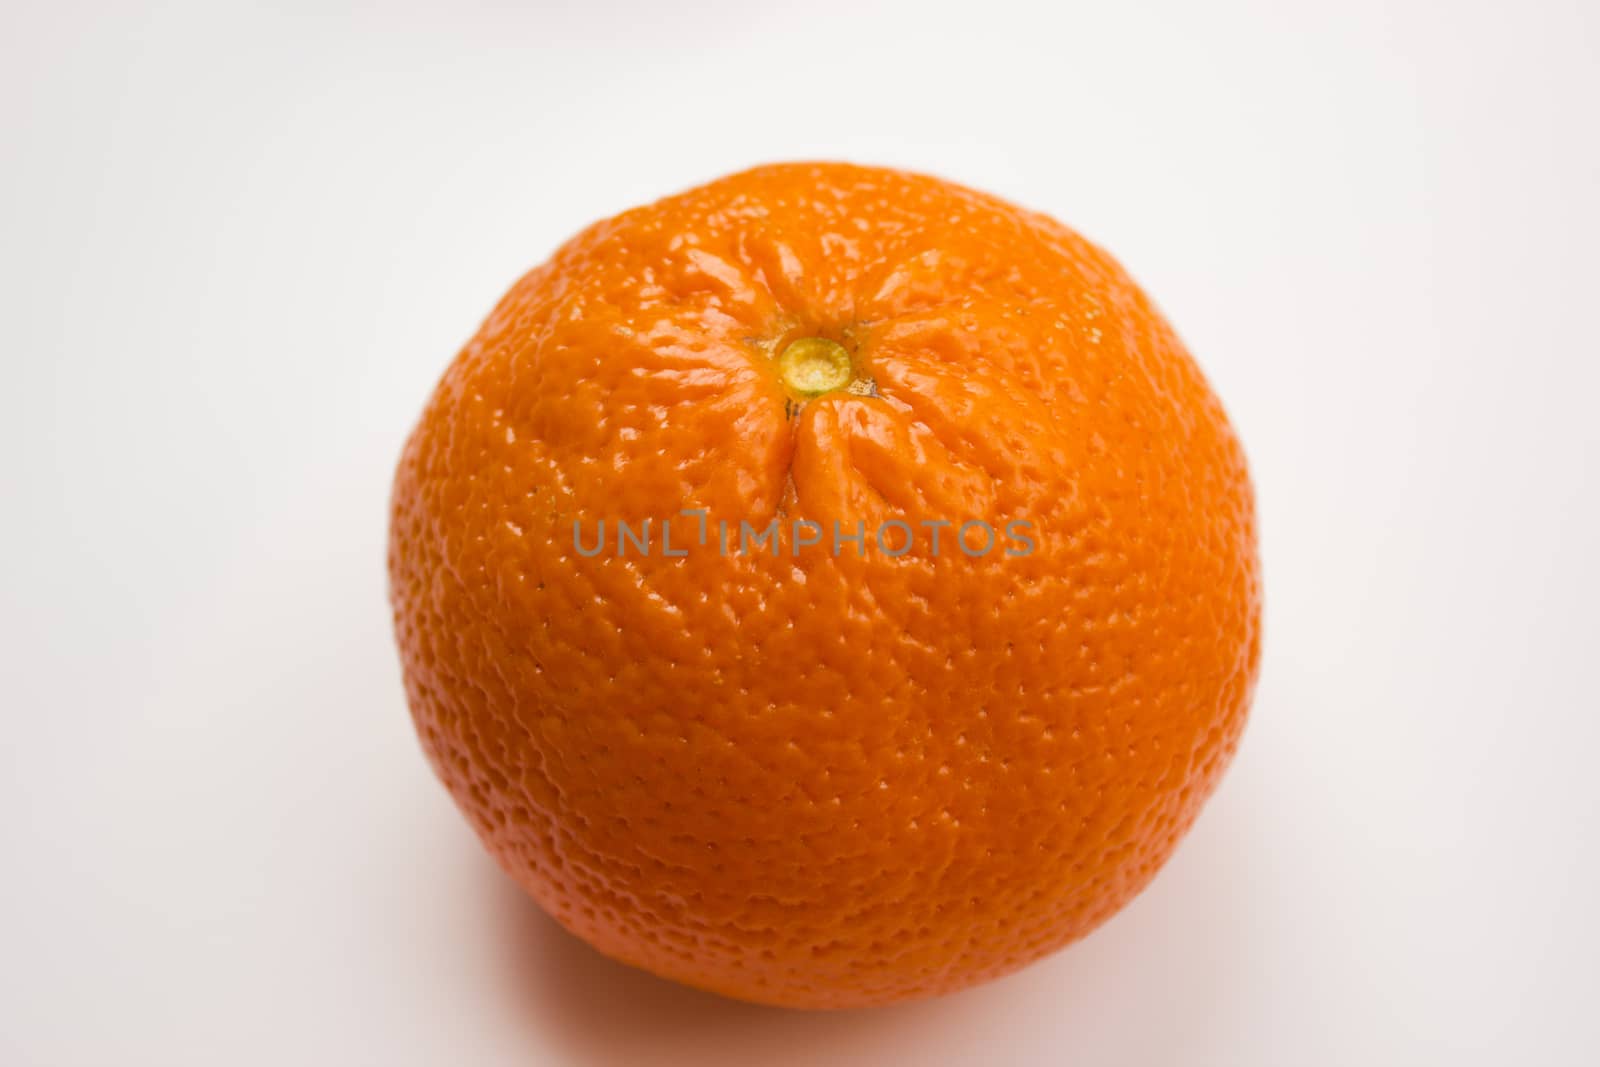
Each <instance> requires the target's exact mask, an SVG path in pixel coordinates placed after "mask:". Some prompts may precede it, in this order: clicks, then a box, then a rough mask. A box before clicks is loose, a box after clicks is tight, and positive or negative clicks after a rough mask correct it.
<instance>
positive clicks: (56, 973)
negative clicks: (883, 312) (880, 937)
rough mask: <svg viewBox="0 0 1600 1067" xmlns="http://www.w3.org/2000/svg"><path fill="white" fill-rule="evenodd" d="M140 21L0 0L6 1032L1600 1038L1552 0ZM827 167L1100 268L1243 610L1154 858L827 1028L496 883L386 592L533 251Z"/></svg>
mask: <svg viewBox="0 0 1600 1067" xmlns="http://www.w3.org/2000/svg"><path fill="white" fill-rule="evenodd" d="M136 6H137V5H123V4H110V3H106V4H104V5H99V6H89V5H84V4H76V3H66V4H44V3H38V4H28V5H22V4H8V5H7V7H6V10H5V13H4V15H3V16H0V18H3V22H0V133H3V138H0V154H3V157H0V158H3V167H0V271H3V276H0V294H3V297H0V309H3V310H0V314H3V320H0V344H3V348H0V352H3V359H4V367H3V374H0V398H3V403H0V412H3V413H0V471H3V475H4V483H3V497H0V500H3V505H0V506H3V508H4V523H3V525H0V577H3V594H0V595H3V605H0V708H3V711H0V715H3V718H0V769H3V779H0V1062H4V1063H6V1064H8V1065H11V1064H16V1065H31V1064H107V1063H117V1064H160V1065H163V1067H169V1065H177V1064H205V1065H214V1064H221V1063H227V1064H272V1065H281V1064H285V1063H318V1064H322V1063H326V1064H341V1065H344V1064H369V1063H370V1064H382V1065H385V1067H390V1065H404V1064H423V1063H432V1064H440V1063H460V1064H474V1065H476V1064H508V1065H518V1067H528V1065H534V1064H542V1063H565V1064H576V1065H580V1067H582V1065H589V1064H643V1063H653V1062H662V1063H682V1064H711V1065H716V1064H759V1065H763V1067H765V1065H783V1064H798V1063H815V1062H830V1063H841V1064H864V1065H865V1064H870V1065H874V1067H878V1065H884V1064H901V1063H904V1064H915V1065H918V1067H925V1065H938V1064H944V1063H977V1062H981V1063H986V1064H1012V1063H1015V1064H1024V1063H1040V1064H1043V1063H1049V1064H1074V1063H1082V1064H1094V1065H1106V1064H1131V1065H1159V1064H1211V1063H1216V1064H1230V1065H1232V1064H1262V1065H1272V1067H1281V1065H1284V1064H1296V1065H1303V1064H1400V1063H1405V1064H1412V1063H1425V1062H1426V1063H1442V1064H1450V1065H1452V1067H1459V1065H1466V1064H1503V1063H1509V1062H1514V1063H1539V1064H1561V1063H1574V1064H1575V1063H1592V1062H1594V1060H1593V1056H1594V1049H1595V1047H1596V1043H1597V1041H1600V1026H1597V1023H1596V1013H1595V1001H1596V998H1597V995H1600V979H1597V973H1600V971H1597V963H1596V959H1597V954H1600V920H1597V915H1596V902H1597V901H1600V861H1597V857H1596V847H1595V846H1596V834H1597V832H1600V826H1597V816H1600V810H1597V802H1596V797H1597V786H1596V782H1595V775H1596V770H1597V767H1600V700H1597V698H1596V689H1597V687H1596V670H1595V668H1596V663H1597V660H1600V653H1597V643H1600V642H1597V638H1600V625H1597V617H1596V611H1597V605H1600V581H1597V578H1600V565H1597V563H1596V551H1597V548H1600V502H1597V487H1596V484H1595V482H1596V477H1597V473H1596V471H1597V467H1600V433H1597V430H1596V426H1595V415H1594V412H1595V410H1596V397H1597V395H1600V369H1597V368H1600V344H1597V341H1596V338H1597V328H1596V320H1595V313H1594V309H1595V307H1596V302H1597V299H1600V270H1597V263H1600V258H1597V245H1600V207H1597V203H1600V196H1597V192H1600V146H1597V139H1596V135H1595V127H1596V117H1595V106H1596V104H1597V102H1600V74H1597V69H1600V63H1597V54H1600V26H1597V19H1600V16H1597V14H1596V9H1595V7H1594V5H1593V4H1587V3H1580V2H1578V0H1572V2H1569V3H1556V2H1544V3H1516V4H1513V3H1505V4H1484V3H1445V2H1443V0H1439V2H1433V3H1422V2H1411V3H1398V4H1396V3H1388V2H1385V3H1374V2H1367V0H1356V2H1353V3H1337V4H1329V3H1316V4H1305V5H1300V6H1299V10H1293V9H1292V8H1291V7H1287V6H1285V5H1283V4H1281V3H1270V2H1266V0H1262V2H1260V3H1256V4H1241V3H1216V2H1208V3H1203V4H1190V3H1172V4H1169V5H1164V6H1162V7H1160V8H1156V7H1130V6H1129V5H1126V4H1121V3H1114V2H1112V0H1099V2H1096V3H1094V4H1092V5H1081V6H1079V7H1078V8H1077V9H1074V8H1073V7H1071V6H1069V5H1065V4H1049V5H1041V6H1039V7H1037V8H1033V9H1025V8H1021V7H1014V6H1011V5H1008V4H1004V3H997V2H990V0H985V2H982V3H966V4H962V5H958V6H952V7H949V8H940V7H938V6H937V5H934V4H928V3H901V4H893V5H890V4H874V3H870V2H866V0H860V2H852V3H833V2H830V0H803V2H799V3H789V4H785V5H781V10H780V5H757V4H752V3H742V2H734V0H723V2H720V3H714V4H699V5H695V4H689V3H667V2H646V0H635V2H633V3H610V4H607V3H602V2H588V3H581V4H579V3H574V4H561V5H553V4H533V5H526V4H524V5H520V6H521V10H516V9H515V8H514V6H512V5H507V10H504V11H494V10H490V9H488V8H487V7H478V6H476V5H463V4H444V3H440V4H438V5H420V4H415V3H412V4H399V5H370V8H371V9H370V10H369V11H365V12H361V13H357V12H356V11H353V10H351V11H339V10H336V7H337V5H333V6H330V5H324V4H311V3H305V4H282V5H278V8H279V9H278V10H276V11H271V10H268V9H266V8H265V7H262V8H252V7H244V6H240V5H236V4H217V3H211V4H200V3H195V4H191V5H180V4H146V5H143V8H144V9H143V10H135V9H134V8H135V7H136ZM814 157H838V158H847V159H852V160H857V161H862V162H878V163H887V164H893V165H899V166H906V167H912V168H916V169H922V170H927V171H932V172H935V173H938V174H941V175H944V176H947V177H950V178H953V179H956V180H959V181H963V182H965V183H968V184H971V185H975V186H978V187H980V188H984V189H987V190H990V191H993V192H996V193H999V194H1001V195H1003V196H1006V197H1008V198H1011V199H1013V200H1016V201H1018V202H1021V203H1023V204H1026V205H1028V206H1031V207H1035V208H1038V209H1041V210H1045V211H1048V212H1050V213H1051V214H1054V215H1056V216H1057V217H1059V218H1061V219H1062V220H1064V221H1066V222H1068V223H1069V224H1071V225H1073V226H1075V227H1077V228H1079V229H1080V230H1082V231H1083V232H1085V233H1086V234H1088V235H1089V236H1090V237H1092V238H1094V239H1095V240H1097V241H1099V242H1101V243H1103V244H1105V245H1106V246H1107V247H1109V248H1110V249H1111V250H1112V251H1113V252H1114V253H1115V254H1116V255H1118V256H1119V257H1120V258H1121V259H1122V260H1123V261H1124V263H1126V264H1127V265H1128V266H1129V268H1130V269H1131V270H1132V271H1133V272H1134V274H1135V275H1136V276H1137V277H1139V278H1140V279H1141V280H1142V281H1143V282H1144V283H1145V285H1146V286H1147V287H1148V288H1149V290H1150V291H1151V292H1152V293H1153V294H1154V296H1155V297H1156V299H1157V300H1158V301H1160V302H1161V304H1162V305H1163V306H1164V307H1165V309H1166V310H1167V312H1168V313H1169V315H1170V316H1171V318H1172V320H1173V321H1174V322H1175V323H1176V325H1177V327H1178V329H1179V331H1180V332H1181V333H1182V334H1183V335H1184V337H1185V338H1186V340H1187V341H1188V342H1189V344H1190V347H1191V348H1192V349H1193V351H1194V352H1195V354H1196V356H1197V357H1198V358H1199V360H1200V361H1201V363H1202V364H1203V366H1204V367H1205V368H1206V370H1207V372H1208V373H1209V374H1210V376H1211V378H1212V380H1213V382H1214V384H1215V386H1216V388H1217V390H1218V392H1219V393H1220V394H1221V395H1222V397H1223V398H1224V400H1225V402H1226V403H1227V405H1228V408H1229V410H1230V412H1231V413H1232V415H1233V418H1234V421H1235V423H1236V425H1237V426H1238V428H1239V430H1240V433H1241V434H1242V436H1243V439H1244V441H1245V444H1246V447H1247V450H1248V451H1249V454H1250V458H1251V461H1252V463H1253V467H1254V472H1255V476H1256V480H1257V486H1258V490H1259V495H1260V509H1261V518H1262V529H1263V536H1264V554H1265V567H1266V588H1267V595H1268V607H1267V646H1266V659H1265V665H1264V672H1263V676H1262V682H1261V687H1260V692H1259V696H1258V699H1257V702H1256V706H1255V711H1254V717H1253V720H1252V722H1251V725H1250V728H1249V730H1248V732H1247V735H1246V738H1245V743H1244V745H1243V748H1242V750H1241V752H1240V754H1239V757H1238V760H1237V762H1236V764H1235V765H1234V767H1233V770H1232V772H1231V773H1230V775H1229V776H1228V778H1227V780H1226V781H1225V783H1224V785H1223V787H1222V789H1221V791H1220V792H1219V794H1218V795H1217V796H1216V798H1215V799H1214V800H1213V802H1212V803H1211V805H1210V807H1209V808H1208V809H1207V811H1206V813H1205V815H1204V816H1203V817H1202V819H1201V821H1200V823H1199V824H1198V826H1197V828H1196V829H1195V831H1194V832H1193V834H1192V835H1191V836H1190V838H1189V839H1188V840H1187V841H1186V843H1185V844H1184V846H1183V847H1182V849H1181V850H1180V851H1179V854H1178V855H1177V856H1176V858H1175V859H1174V860H1173V861H1172V863H1171V864H1170V866H1169V867H1168V868H1167V869H1166V871H1165V872H1164V873H1163V874H1162V875H1161V877H1160V878H1158V879H1157V881H1156V883H1155V884H1154V886H1153V887H1152V888H1151V889H1149V890H1148V891H1147V892H1146V893H1145V894H1144V895H1143V896H1142V897H1141V898H1140V899H1138V900H1137V901H1136V902H1134V904H1132V905H1131V906H1130V907H1129V908H1128V909H1127V910H1126V911H1124V912H1123V913H1122V914H1121V915H1119V916H1118V917H1117V918H1115V919H1114V920H1113V921H1112V922H1111V923H1109V924H1108V925H1107V926H1105V927H1104V928H1102V929H1101V930H1100V931H1099V932H1098V933H1096V934H1094V935H1093V936H1092V937H1090V938H1089V939H1088V940H1087V941H1085V942H1083V943H1082V944H1080V945H1078V946H1077V947H1075V948H1073V949H1070V950H1069V951H1067V952H1065V953H1063V954H1061V955H1059V956H1056V957H1054V958H1052V959H1050V960H1047V961H1045V962H1043V963H1040V964H1038V965H1036V966H1034V967H1032V968H1031V969H1029V970H1027V971H1026V972H1024V973H1022V974H1020V975H1017V976H1015V977H1012V978H1009V979H1006V980H1003V981H1000V982H997V983H995V984H992V985H989V986H987V987H983V988H980V989H977V990H974V991H971V992H968V993H964V994H960V995H957V996H953V997H949V998H946V999H943V1000H939V1001H935V1002H930V1003H923V1004H913V1005H906V1006H900V1007H895V1008H889V1009H884V1010H877V1011H868V1012H856V1013H848V1014H840V1015H831V1016H815V1015H803V1014H795V1013H788V1012H781V1011H775V1010H767V1009H759V1008H754V1007H749V1006H744V1005H739V1004H734V1003H731V1002H727V1001H722V1000H719V999H717V998H715V997H711V996H706V995H702V994H698V993H693V992H689V991H687V990H683V989H680V988H678V987H675V986H671V985H668V984H666V983H663V982H659V981H657V980H655V979H652V978H649V977H646V976H643V975H640V974H637V973H635V972H632V971H629V970H626V969H624V968H622V967H619V966H616V965H614V964H611V963H609V962H606V961H604V960H602V959H600V958H599V957H597V956H595V955H594V954H593V953H591V952H590V951H589V950H588V949H587V948H585V947H583V946H582V945H580V944H578V943H577V942H575V941H573V940H571V939H570V938H568V937H566V936H565V935H564V934H561V933H559V932H558V931H557V930H556V929H555V928H554V927H553V925H552V924H551V923H550V922H549V921H548V920H546V919H544V918H543V917H542V916H541V915H540V914H539V913H538V912H537V911H536V910H535V909H534V908H533V907H532V906H531V905H530V904H528V903H527V902H525V900H524V899H523V898H522V897H521V896H520V895H519V894H518V893H517V892H516V890H515V889H514V888H512V887H511V886H510V885H509V883H507V882H506V881H505V880H504V879H503V878H502V877H501V876H500V875H499V874H498V872H497V871H496V870H495V869H494V868H493V866H492V864H491V862H490V861H489V860H488V859H487V858H486V857H485V856H484V854H483V853H482V852H481V851H480V849H479V847H478V845H477V844H476V842H475V840H474V839H473V837H472V835H471V834H470V832H469V831H468V829H467V827H466V825H465V823H464V821H463V820H462V819H461V818H460V817H459V816H458V815H457V813H456V812H455V810H454V809H453V808H452V806H451V805H450V803H449V801H448V799H447V797H446V796H445V794H444V792H443V790H442V789H441V788H440V787H438V786H437V785H436V784H435V782H434V781H433V779H432V778H431V776H430V774H429V772H428V770H427V768H426V766H425V764H424V762H423V760H422V758H421V755H420V752H419V750H418V747H417V745H416V743H415V740H414V738H413V736H412V733H411V726H410V722H409V719H408V716H407V714H406V711H405V708H404V704H403V699H402V694H401V688H400V684H399V673H398V667H397V662H396V657H395V654H394V652H393V648H392V644H391V638H390V634H389V628H388V627H389V622H388V608H387V605H386V602H385V590H384V563H383V559H384V535H385V519H386V515H385V512H386V502H387V494H388V488H389V478H390V474H391V471H392V465H393V463H394V461H395V459H396V456H397V454H398V451H399V449H400V445H401V442H402V439H403V437H404V435H405V433H406V431H407V429H408V428H409V426H410V424H411V421H412V420H413V419H414V418H415V416H416V415H417V414H418V412H419V411H420V409H421V406H422V403H423V401H424V399H425V397H426V396H427V393H428V391H429V390H430V389H431V387H432V385H433V382H434V381H435V379H436V378H437V376H438V375H439V374H440V372H441V371H442V370H443V368H444V366H445V364H446V363H447V362H448V360H449V359H450V358H451V356H452V355H453V354H454V352H455V350H456V348H457V347H458V346H459V345H460V344H461V343H462V342H463V341H464V340H465V339H466V337H467V336H468V335H469V334H470V333H471V332H472V330H473V329H474V328H475V327H476V325H477V323H478V321H479V319H480V318H481V317H482V316H483V315H484V314H485V313H486V312H487V310H488V308H489V307H490V305H491V304H492V302H493V301H494V300H495V299H496V298H497V297H498V296H499V295H500V293H501V292H502V291H503V290H504V289H505V288H506V287H507V286H508V285H509V284H510V283H511V282H512V280H514V278H515V277H516V276H517V275H518V274H519V273H520V272H521V271H523V270H524V269H526V268H527V267H530V266H532V265H533V264H535V263H536V262H538V261H539V260H541V259H542V258H544V257H545V256H546V255H547V254H548V253H549V252H550V251H551V250H552V249H553V248H554V247H555V246H556V244H557V243H558V242H559V241H561V240H562V239H563V238H565V237H567V236H568V235H569V234H571V233H572V232H574V231H575V230H577V229H578V228H579V227H581V226H582V225H584V224H586V223H587V222H589V221H591V220H592V219H594V218H597V217H600V216H602V215H607V214H611V213H614V212H616V211H618V210H620V209H623V208H625V207H628V206H631V205H633V204H635V203H638V202H643V201H646V200H650V199H653V198H655V197H657V196H660V195H664V194H666V193H669V192H673V191H676V190H678V189H680V188H683V187H685V186H688V185H691V184H695V183H698V182H699V181H702V180H706V179H709V178H712V177H715V176H717V175H719V174H721V173H724V172H727V171H731V170H735V169H739V168H742V167H744V166H747V165H750V164H753V163H757V162H763V161H769V160H777V159H803V158H814Z"/></svg>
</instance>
